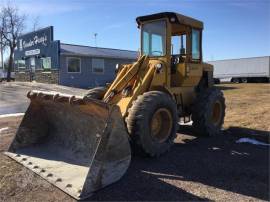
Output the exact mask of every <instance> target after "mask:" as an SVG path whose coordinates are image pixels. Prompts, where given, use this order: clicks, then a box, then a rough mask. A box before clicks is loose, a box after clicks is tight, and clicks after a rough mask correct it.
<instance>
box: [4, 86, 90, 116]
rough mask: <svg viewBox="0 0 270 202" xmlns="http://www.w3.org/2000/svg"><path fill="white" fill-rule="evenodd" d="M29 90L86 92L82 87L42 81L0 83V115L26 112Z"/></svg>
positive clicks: (77, 93)
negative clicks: (49, 83)
mask: <svg viewBox="0 0 270 202" xmlns="http://www.w3.org/2000/svg"><path fill="white" fill-rule="evenodd" d="M29 90H44V91H59V92H62V93H69V94H74V95H82V94H84V92H86V91H85V90H82V89H75V88H69V87H65V86H59V85H47V84H40V83H26V82H11V83H0V115H1V114H10V113H22V112H25V111H26V109H27V107H28V105H29V100H28V98H27V97H26V94H27V92H28V91H29Z"/></svg>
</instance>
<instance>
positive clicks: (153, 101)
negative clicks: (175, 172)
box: [126, 91, 178, 157]
mask: <svg viewBox="0 0 270 202" xmlns="http://www.w3.org/2000/svg"><path fill="white" fill-rule="evenodd" d="M128 112H129V113H128V116H127V118H126V123H127V129H128V132H129V134H130V136H131V139H132V144H133V145H134V146H135V149H136V150H137V149H138V150H139V151H140V152H142V153H144V154H146V155H147V156H151V157H156V156H160V155H161V154H163V153H165V152H166V151H168V150H169V149H170V147H171V146H172V145H173V140H174V139H175V137H176V130H177V119H178V118H177V113H176V112H177V109H176V104H175V102H174V101H173V99H172V98H171V97H170V96H169V95H168V94H166V93H164V92H160V91H150V92H146V93H144V94H143V95H140V96H138V98H137V100H136V101H135V102H134V103H133V105H132V107H131V108H130V109H129V111H128Z"/></svg>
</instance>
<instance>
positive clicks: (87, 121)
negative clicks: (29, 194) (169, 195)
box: [5, 91, 131, 199]
mask: <svg viewBox="0 0 270 202" xmlns="http://www.w3.org/2000/svg"><path fill="white" fill-rule="evenodd" d="M27 96H28V97H29V98H30V99H31V103H30V105H29V108H28V109H27V111H26V113H25V116H24V118H23V120H22V122H21V125H20V127H19V129H18V131H17V134H16V136H15V138H14V140H13V142H12V144H11V145H10V148H9V150H8V152H6V153H5V154H6V155H8V156H9V157H11V158H12V159H14V160H16V161H17V162H19V163H21V164H22V165H24V166H25V167H27V168H29V169H30V170H32V171H33V172H35V173H37V174H38V175H40V176H41V177H43V178H44V179H46V180H47V181H49V182H50V183H52V184H54V185H55V186H57V187H58V188H60V189H61V190H63V191H64V192H66V193H68V194H69V195H71V196H72V197H74V198H76V199H84V198H87V197H89V196H91V194H93V192H94V191H97V190H99V189H101V188H103V187H105V186H107V185H109V184H111V183H113V182H115V181H117V180H119V179H120V178H121V177H122V176H123V175H124V173H125V172H126V170H127V169H128V167H129V164H130V159H131V152H130V146H129V141H128V134H127V132H126V128H125V125H124V122H123V118H122V116H121V113H120V110H119V108H118V107H117V106H110V105H108V104H105V103H103V102H101V101H97V100H84V99H82V98H78V97H75V96H70V95H61V94H56V93H47V92H46V93H44V92H40V91H31V92H29V93H28V95H27Z"/></svg>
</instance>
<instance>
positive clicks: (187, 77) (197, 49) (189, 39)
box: [171, 29, 202, 87]
mask: <svg viewBox="0 0 270 202" xmlns="http://www.w3.org/2000/svg"><path fill="white" fill-rule="evenodd" d="M180 37H181V43H180V44H181V48H180V54H179V57H177V55H175V54H173V51H172V62H171V64H172V72H171V86H172V87H193V86H195V85H197V84H198V83H199V81H200V79H201V76H202V51H201V50H202V47H201V38H202V34H201V30H198V29H189V30H188V32H187V33H186V34H184V35H182V36H181V35H180ZM183 38H184V39H185V40H183ZM172 44H173V42H172ZM183 44H184V45H185V46H186V48H185V46H183ZM183 47H184V48H183ZM174 49H175V48H174ZM175 60H178V62H176V61H175Z"/></svg>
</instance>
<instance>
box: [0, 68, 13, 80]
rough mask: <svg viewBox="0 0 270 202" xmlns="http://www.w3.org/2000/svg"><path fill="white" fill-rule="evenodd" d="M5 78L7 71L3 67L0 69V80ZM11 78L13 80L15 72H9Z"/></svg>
mask: <svg viewBox="0 0 270 202" xmlns="http://www.w3.org/2000/svg"><path fill="white" fill-rule="evenodd" d="M5 80H7V72H6V71H5V70H3V69H0V82H2V81H5ZM11 80H12V81H14V80H15V72H11Z"/></svg>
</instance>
